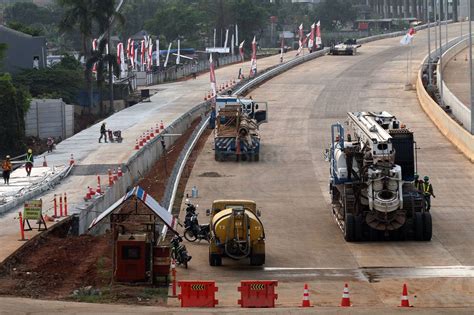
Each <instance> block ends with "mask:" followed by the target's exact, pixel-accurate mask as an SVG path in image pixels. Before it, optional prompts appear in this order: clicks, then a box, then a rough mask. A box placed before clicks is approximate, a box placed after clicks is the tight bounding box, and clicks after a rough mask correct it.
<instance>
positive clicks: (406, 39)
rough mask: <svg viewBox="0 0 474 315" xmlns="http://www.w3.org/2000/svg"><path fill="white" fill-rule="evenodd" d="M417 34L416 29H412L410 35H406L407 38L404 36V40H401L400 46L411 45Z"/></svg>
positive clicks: (409, 31)
mask: <svg viewBox="0 0 474 315" xmlns="http://www.w3.org/2000/svg"><path fill="white" fill-rule="evenodd" d="M415 33H416V31H415V29H414V28H413V27H411V28H410V29H409V30H408V33H406V34H405V36H403V37H402V39H401V40H400V44H402V45H409V44H410V43H411V40H412V38H413V36H415Z"/></svg>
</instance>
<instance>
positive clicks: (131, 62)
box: [130, 40, 135, 69]
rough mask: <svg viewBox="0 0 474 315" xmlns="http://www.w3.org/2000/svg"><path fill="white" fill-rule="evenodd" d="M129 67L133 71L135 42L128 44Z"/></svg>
mask: <svg viewBox="0 0 474 315" xmlns="http://www.w3.org/2000/svg"><path fill="white" fill-rule="evenodd" d="M130 65H131V66H132V69H135V41H133V40H132V42H131V43H130Z"/></svg>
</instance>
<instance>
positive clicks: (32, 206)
mask: <svg viewBox="0 0 474 315" xmlns="http://www.w3.org/2000/svg"><path fill="white" fill-rule="evenodd" d="M42 210H43V201H42V200H30V201H27V202H25V208H24V210H23V219H25V220H38V219H40V218H41V215H42Z"/></svg>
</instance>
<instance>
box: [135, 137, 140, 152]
mask: <svg viewBox="0 0 474 315" xmlns="http://www.w3.org/2000/svg"><path fill="white" fill-rule="evenodd" d="M139 149H140V145H139V144H138V139H137V140H136V141H135V150H139Z"/></svg>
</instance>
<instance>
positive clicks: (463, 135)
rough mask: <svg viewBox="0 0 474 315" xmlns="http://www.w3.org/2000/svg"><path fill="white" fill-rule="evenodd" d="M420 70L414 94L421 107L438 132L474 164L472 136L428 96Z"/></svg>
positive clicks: (473, 140) (473, 138)
mask: <svg viewBox="0 0 474 315" xmlns="http://www.w3.org/2000/svg"><path fill="white" fill-rule="evenodd" d="M421 76H422V70H421V69H420V71H419V73H418V77H417V79H416V94H417V96H418V100H419V102H420V105H421V107H422V108H423V110H424V111H425V113H426V114H427V115H428V117H430V119H431V120H432V121H433V123H434V124H435V125H436V127H438V129H439V131H440V132H441V133H442V134H443V135H444V136H445V137H446V138H448V140H449V141H451V143H453V144H454V146H456V148H458V150H459V151H461V152H462V153H463V154H464V155H465V156H466V157H467V158H468V159H469V160H470V161H471V162H474V136H472V135H471V134H470V133H469V132H468V131H467V130H466V129H464V128H463V127H461V126H460V125H459V124H458V123H457V122H456V121H454V120H453V119H452V118H451V117H449V115H447V114H446V112H445V111H444V110H443V109H442V108H441V107H440V106H439V105H438V104H437V103H436V102H435V101H434V100H433V99H432V98H431V97H430V96H429V95H428V93H427V92H426V90H425V87H424V86H423V83H422V81H421Z"/></svg>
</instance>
